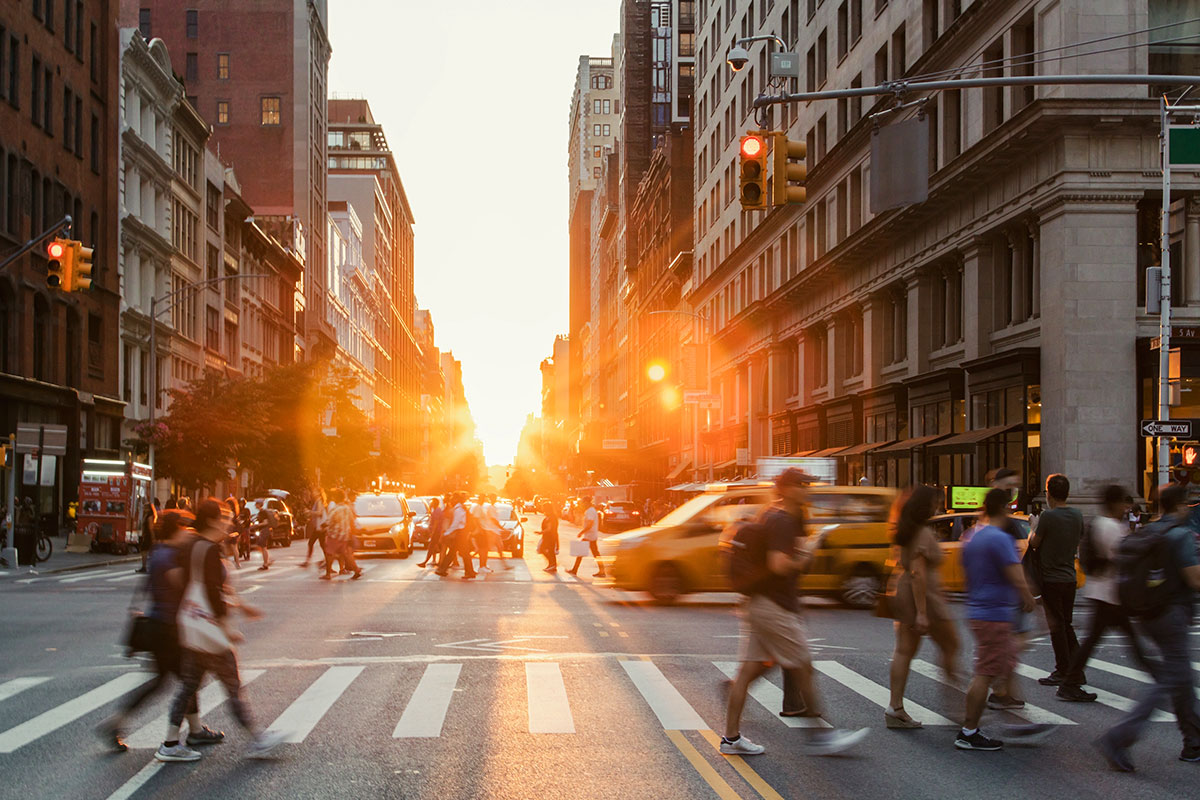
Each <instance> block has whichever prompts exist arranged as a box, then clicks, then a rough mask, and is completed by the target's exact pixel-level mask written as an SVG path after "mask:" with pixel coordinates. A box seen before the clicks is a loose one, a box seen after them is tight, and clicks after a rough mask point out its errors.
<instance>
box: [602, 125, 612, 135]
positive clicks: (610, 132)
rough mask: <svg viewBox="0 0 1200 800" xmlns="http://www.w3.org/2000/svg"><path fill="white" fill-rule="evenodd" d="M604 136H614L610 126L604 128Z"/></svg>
mask: <svg viewBox="0 0 1200 800" xmlns="http://www.w3.org/2000/svg"><path fill="white" fill-rule="evenodd" d="M603 135H604V136H611V135H612V128H611V127H610V126H608V125H605V126H604V134H603Z"/></svg>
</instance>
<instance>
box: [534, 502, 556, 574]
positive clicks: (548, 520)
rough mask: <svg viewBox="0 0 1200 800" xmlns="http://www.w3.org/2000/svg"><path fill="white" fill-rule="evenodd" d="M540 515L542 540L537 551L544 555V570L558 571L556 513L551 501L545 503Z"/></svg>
mask: <svg viewBox="0 0 1200 800" xmlns="http://www.w3.org/2000/svg"><path fill="white" fill-rule="evenodd" d="M542 513H543V514H545V516H544V517H542V541H541V542H540V543H539V544H538V552H539V553H541V554H542V555H544V556H545V557H546V568H545V570H544V571H545V572H558V514H557V513H555V511H554V504H553V503H546V504H545V508H544V509H543V512H542Z"/></svg>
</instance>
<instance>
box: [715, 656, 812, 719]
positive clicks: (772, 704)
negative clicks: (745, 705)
mask: <svg viewBox="0 0 1200 800" xmlns="http://www.w3.org/2000/svg"><path fill="white" fill-rule="evenodd" d="M712 663H713V666H714V667H716V668H717V669H719V670H721V672H723V673H725V676H726V677H727V678H729V679H730V680H733V679H734V678H735V677H737V673H738V668H739V667H740V666H741V665H740V664H738V662H736V661H714V662H712ZM749 694H750V696H751V697H752V698H754V700H755V702H757V703H758V704H759V705H760V706H762V707H763V708H765V709H766V710H767V711H769V712H771V716H772V717H774V718H775V719H777V720H779V721H780V722H782V723H783V724H784V725H787V726H788V727H789V728H832V727H833V726H832V725H830V724H829V723H828V722H826V721H825V720H823V719H821V718H820V717H781V716H779V713H778V712H779V710H780V709H781V708H783V689H780V688H779V687H778V686H776V685H775V684H773V683H771V682H770V681H769V680H767V679H766V678H762V679H760V680H757V681H755V682H754V683H752V684H750V692H749Z"/></svg>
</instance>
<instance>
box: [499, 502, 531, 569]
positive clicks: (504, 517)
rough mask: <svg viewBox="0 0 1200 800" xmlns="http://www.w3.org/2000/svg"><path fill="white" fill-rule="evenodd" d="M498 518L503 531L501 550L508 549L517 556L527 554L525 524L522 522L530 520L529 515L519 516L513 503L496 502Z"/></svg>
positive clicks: (520, 556)
mask: <svg viewBox="0 0 1200 800" xmlns="http://www.w3.org/2000/svg"><path fill="white" fill-rule="evenodd" d="M494 507H495V509H496V518H497V519H499V520H500V528H501V529H502V531H503V533H501V534H500V547H501V550H502V551H503V550H507V551H509V552H510V553H512V554H513V556H514V557H516V558H523V557H524V556H525V526H524V525H523V524H522V523H525V522H528V521H529V520H528V518H527V517H518V516H517V511H516V509H515V508H513V506H512V504H511V503H495V504H494Z"/></svg>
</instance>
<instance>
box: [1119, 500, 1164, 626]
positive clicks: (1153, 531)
mask: <svg viewBox="0 0 1200 800" xmlns="http://www.w3.org/2000/svg"><path fill="white" fill-rule="evenodd" d="M1171 528H1172V525H1171V524H1170V523H1169V522H1164V521H1161V520H1160V521H1157V522H1152V523H1150V524H1149V525H1146V526H1144V527H1142V528H1141V529H1139V530H1137V531H1135V532H1133V533H1131V534H1129V535H1128V536H1126V537H1124V538H1123V539H1122V540H1121V544H1120V546H1119V548H1118V550H1117V557H1116V559H1115V560H1116V565H1117V596H1118V597H1120V599H1121V607H1122V608H1123V609H1125V612H1126V613H1128V614H1129V615H1130V616H1134V617H1147V618H1153V617H1156V616H1158V615H1159V614H1160V613H1161V612H1162V611H1163V609H1165V608H1166V607H1167V605H1168V604H1169V603H1170V602H1171V600H1172V599H1173V598H1174V597H1175V596H1176V586H1175V577H1176V575H1175V573H1176V567H1175V564H1174V563H1172V559H1171V543H1170V541H1169V540H1168V539H1167V532H1168V531H1169V530H1171Z"/></svg>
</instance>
